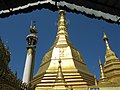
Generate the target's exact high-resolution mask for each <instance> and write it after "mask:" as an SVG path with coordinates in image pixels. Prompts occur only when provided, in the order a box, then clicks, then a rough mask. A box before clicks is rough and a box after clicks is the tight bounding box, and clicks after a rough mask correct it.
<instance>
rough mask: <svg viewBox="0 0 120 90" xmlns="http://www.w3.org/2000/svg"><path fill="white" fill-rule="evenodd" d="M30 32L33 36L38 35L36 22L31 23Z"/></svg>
mask: <svg viewBox="0 0 120 90" xmlns="http://www.w3.org/2000/svg"><path fill="white" fill-rule="evenodd" d="M30 32H31V33H33V34H36V33H37V29H36V21H31V25H30Z"/></svg>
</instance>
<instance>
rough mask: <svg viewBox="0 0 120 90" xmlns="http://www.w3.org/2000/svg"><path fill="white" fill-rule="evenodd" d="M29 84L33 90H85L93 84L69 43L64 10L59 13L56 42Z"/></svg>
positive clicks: (78, 56)
mask: <svg viewBox="0 0 120 90" xmlns="http://www.w3.org/2000/svg"><path fill="white" fill-rule="evenodd" d="M59 60H60V61H59ZM58 62H59V63H58ZM31 84H32V86H33V87H35V90H50V89H51V90H54V89H55V90H56V89H57V90H62V89H63V90H66V89H67V90H69V89H70V90H72V89H74V90H80V88H81V90H83V89H84V88H85V89H84V90H87V88H88V86H91V85H94V84H95V79H94V77H93V76H92V74H91V73H90V72H89V70H88V68H87V66H86V64H85V62H84V60H83V58H82V56H81V54H80V53H79V52H78V51H77V50H76V49H75V48H74V47H73V45H72V44H71V42H70V39H69V37H68V33H67V21H66V19H65V11H64V10H60V11H59V20H58V33H57V36H56V40H55V42H54V44H53V45H52V47H51V48H50V50H49V51H48V52H47V53H46V54H45V56H44V57H43V60H42V63H41V65H40V68H39V70H38V72H37V74H36V75H35V77H34V79H33V80H32V82H31Z"/></svg>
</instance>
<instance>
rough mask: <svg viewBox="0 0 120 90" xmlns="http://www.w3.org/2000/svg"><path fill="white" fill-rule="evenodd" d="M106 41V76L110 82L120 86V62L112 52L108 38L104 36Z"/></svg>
mask: <svg viewBox="0 0 120 90" xmlns="http://www.w3.org/2000/svg"><path fill="white" fill-rule="evenodd" d="M103 39H104V41H105V44H106V54H105V63H104V68H103V70H104V74H105V76H106V77H107V79H108V81H109V82H112V83H115V84H116V85H120V60H119V58H118V57H117V56H116V54H115V53H114V52H113V51H112V50H111V48H110V46H109V43H108V37H107V35H106V34H104V38H103Z"/></svg>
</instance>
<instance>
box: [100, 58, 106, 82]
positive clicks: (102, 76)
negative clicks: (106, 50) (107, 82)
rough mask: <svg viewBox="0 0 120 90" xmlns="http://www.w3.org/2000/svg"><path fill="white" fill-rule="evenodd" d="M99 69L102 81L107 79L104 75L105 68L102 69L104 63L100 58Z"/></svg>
mask: <svg viewBox="0 0 120 90" xmlns="http://www.w3.org/2000/svg"><path fill="white" fill-rule="evenodd" d="M99 67H100V80H104V79H105V78H106V77H105V75H104V71H103V67H102V62H101V60H100V57H99Z"/></svg>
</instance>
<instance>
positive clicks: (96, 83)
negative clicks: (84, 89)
mask: <svg viewBox="0 0 120 90" xmlns="http://www.w3.org/2000/svg"><path fill="white" fill-rule="evenodd" d="M94 78H95V85H96V86H97V85H98V82H97V79H96V75H94Z"/></svg>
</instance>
